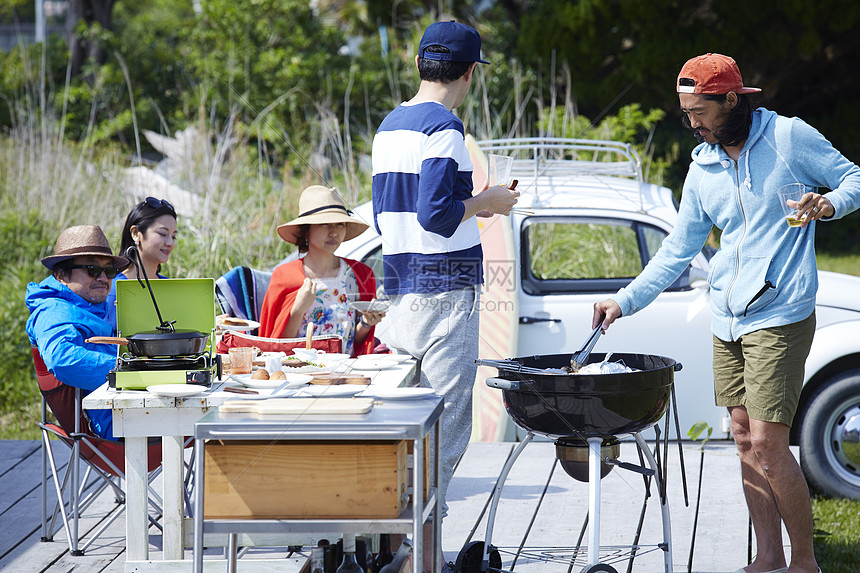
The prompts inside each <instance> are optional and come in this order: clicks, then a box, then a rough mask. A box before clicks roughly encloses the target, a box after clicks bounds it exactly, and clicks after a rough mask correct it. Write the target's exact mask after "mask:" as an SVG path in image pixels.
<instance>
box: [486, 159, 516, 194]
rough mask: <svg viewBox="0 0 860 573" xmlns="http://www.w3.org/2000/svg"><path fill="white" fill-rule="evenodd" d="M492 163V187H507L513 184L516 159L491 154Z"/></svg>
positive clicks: (490, 174)
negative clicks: (512, 169) (512, 170)
mask: <svg viewBox="0 0 860 573" xmlns="http://www.w3.org/2000/svg"><path fill="white" fill-rule="evenodd" d="M487 157H488V159H489V161H490V172H489V178H490V187H492V186H493V185H504V186H505V187H507V186H508V185H510V183H511V167H513V165H514V158H513V157H508V156H507V155H496V154H493V153H491V154H489V155H488V156H487Z"/></svg>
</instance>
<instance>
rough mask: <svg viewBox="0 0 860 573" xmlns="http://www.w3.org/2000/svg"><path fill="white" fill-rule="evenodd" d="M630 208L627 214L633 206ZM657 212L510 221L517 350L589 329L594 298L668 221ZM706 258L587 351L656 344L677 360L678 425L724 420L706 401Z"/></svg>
mask: <svg viewBox="0 0 860 573" xmlns="http://www.w3.org/2000/svg"><path fill="white" fill-rule="evenodd" d="M631 215H632V214H631ZM660 223H662V222H660V221H658V220H649V218H648V217H646V216H642V217H640V218H635V217H631V216H628V214H626V213H625V214H618V213H611V212H605V213H603V214H600V213H589V214H588V215H582V214H577V213H576V212H575V211H567V212H564V211H560V212H559V213H558V214H551V210H547V214H540V213H538V214H536V216H530V217H525V218H521V219H520V221H518V222H515V225H518V232H517V233H515V237H516V239H515V240H516V241H517V245H516V246H517V248H518V253H519V259H520V261H519V265H518V272H519V277H518V279H519V283H520V289H519V290H520V292H519V308H520V318H519V320H520V327H519V345H518V350H519V352H518V354H519V356H530V355H536V354H538V355H545V354H561V353H572V352H574V351H576V350H577V349H579V348H580V347H581V346H582V344H583V342H584V341H585V340H586V338H588V335H589V334H590V332H591V321H592V315H593V305H594V303H595V302H597V301H600V300H604V299H606V298H607V297H609V296H610V295H612V294H614V293H616V292H617V291H618V290H619V289H620V288H622V287H624V286H626V285H627V284H629V282H630V281H631V280H632V279H633V278H634V277H636V276H637V275H638V274H639V273H640V272H641V271H642V269H643V268H644V266H645V265H646V264H647V262H648V261H649V260H650V259H651V257H653V255H654V254H655V253H656V252H657V249H658V248H659V247H660V245H661V244H662V241H663V239H664V238H665V237H666V236H667V234H668V231H667V229H666V228H664V227H663V226H661V224H660ZM706 276H707V261H706V259H705V257H704V256H703V255H702V256H700V257H697V259H696V260H695V261H694V264H693V266H692V267H688V269H687V270H686V271H685V272H684V273H683V274H682V276H681V277H680V278H679V279H678V280H677V281H676V282H675V283H674V284H673V285H672V286H671V287H670V288H668V289H667V290H666V291H664V292H663V293H662V294H660V295H659V296H658V297H657V299H656V300H655V301H654V302H653V303H652V304H651V305H649V306H648V307H646V308H645V309H644V310H642V311H640V312H638V313H636V314H634V315H632V316H630V317H622V318H621V319H619V320H617V321H616V322H615V323H614V324H613V325H612V327H611V328H610V329H608V330H607V332H606V334H605V335H604V336H602V337H601V339H600V340H599V341H598V343H597V346H596V347H595V349H594V352H597V353H604V352H625V353H641V354H656V355H660V356H667V357H670V358H672V359H674V360H676V361H677V362H680V363H681V364H682V365H683V369H682V370H681V371H680V372H677V373H676V376H675V383H676V384H675V386H676V395H677V400H678V411H679V415H680V423H681V433H682V434H686V432H687V430H688V429H689V428H690V427H691V426H692V425H693V424H694V423H696V422H697V421H699V420H704V421H706V422H707V423H708V424H710V425H711V426H712V427H713V428H714V430H715V431H716V432H720V431H721V430H722V429H723V427H724V426H723V422H722V418H723V417H724V416H725V409H724V408H717V407H716V406H715V405H714V403H713V374H712V370H711V357H712V350H711V334H710V320H711V316H710V307H709V293H708V288H707V283H706V281H704V280H691V277H693V278H694V279H696V278H704V277H706Z"/></svg>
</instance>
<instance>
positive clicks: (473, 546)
mask: <svg viewBox="0 0 860 573" xmlns="http://www.w3.org/2000/svg"><path fill="white" fill-rule="evenodd" d="M483 556H484V542H483V541H473V542H471V543H468V544H467V545H466V546H465V547H463V549H461V550H460V553H459V554H458V555H457V562H456V564H455V565H454V567H455V570H456V571H457V573H493V572H497V571H501V569H502V557H501V555H499V552H498V551H496V548H495V547H493V546H492V545H490V555H489V561H490V568H489V569H481V558H482V557H483Z"/></svg>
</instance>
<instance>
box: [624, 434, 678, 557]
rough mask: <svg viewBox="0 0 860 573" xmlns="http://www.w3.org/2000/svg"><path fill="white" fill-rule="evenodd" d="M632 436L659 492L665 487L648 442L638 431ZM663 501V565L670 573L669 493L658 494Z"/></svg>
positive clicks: (670, 523) (661, 507) (670, 528)
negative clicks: (649, 468) (652, 473)
mask: <svg viewBox="0 0 860 573" xmlns="http://www.w3.org/2000/svg"><path fill="white" fill-rule="evenodd" d="M633 437H634V438H635V439H636V443H637V444H639V449H640V450H641V451H642V453H643V454H644V456H645V460H646V461H647V462H648V465H649V466H651V469H652V470H654V479H655V480H657V482H658V484H659V485H658V488H657V491H658V492H661V491H662V490H663V488H664V487H665V484H662V483H659V482H660V471H659V468H658V467H657V461H656V460H655V459H654V456H653V454H652V453H651V450H649V449H648V444H647V442H645V438H643V437H642V436H641V435H640V434H639V433H638V432H637V433H635V434H633ZM660 497H661V499H662V500H663V502H662V503H661V504H660V511H661V517H662V520H663V544H664V545H665V548H664V549H663V565H664V566H665V569H666V573H671V571H672V522H671V521H670V519H669V495H668V494H667V495H665V496H660Z"/></svg>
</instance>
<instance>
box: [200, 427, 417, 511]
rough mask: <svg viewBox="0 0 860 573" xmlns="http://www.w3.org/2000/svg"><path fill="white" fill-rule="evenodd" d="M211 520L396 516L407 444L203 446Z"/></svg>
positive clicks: (240, 443)
mask: <svg viewBox="0 0 860 573" xmlns="http://www.w3.org/2000/svg"><path fill="white" fill-rule="evenodd" d="M205 452H206V454H205V459H204V462H205V480H204V484H203V488H204V490H203V491H204V503H203V515H204V518H206V519H228V518H234V519H350V518H356V519H357V518H394V517H398V516H399V515H400V514H401V512H402V511H403V509H404V506H405V504H406V503H407V499H408V498H407V495H406V486H407V483H406V477H407V468H406V442H405V441H382V440H366V441H357V440H356V441H346V442H330V441H291V440H290V441H286V440H285V441H278V442H260V441H239V440H236V441H218V440H211V441H208V442H207V443H206V448H205Z"/></svg>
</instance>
